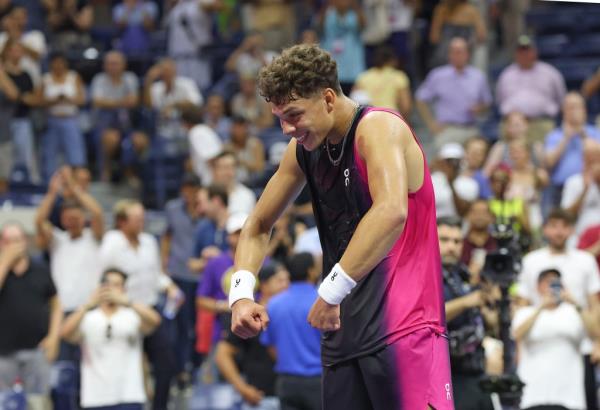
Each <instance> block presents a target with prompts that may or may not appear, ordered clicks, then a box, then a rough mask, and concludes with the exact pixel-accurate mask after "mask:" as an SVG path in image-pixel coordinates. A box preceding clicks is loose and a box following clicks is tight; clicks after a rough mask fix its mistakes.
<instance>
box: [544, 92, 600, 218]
mask: <svg viewBox="0 0 600 410" xmlns="http://www.w3.org/2000/svg"><path fill="white" fill-rule="evenodd" d="M586 138H590V139H593V140H596V141H600V130H598V129H597V128H595V127H593V126H591V125H588V124H587V112H586V108H585V101H584V100H583V98H582V97H581V95H580V94H578V93H575V92H571V93H569V94H567V96H566V97H565V99H564V101H563V120H562V125H561V127H560V128H557V129H555V130H554V131H552V132H551V133H550V134H548V136H547V137H546V142H545V145H544V151H545V165H546V168H547V169H548V170H549V171H550V186H548V188H547V189H546V191H545V192H544V198H543V203H542V212H543V214H544V215H546V214H547V213H548V210H550V209H552V208H553V207H556V206H558V205H559V204H560V199H561V197H562V190H563V186H564V184H565V182H566V181H567V178H569V177H570V176H573V175H576V174H578V173H580V172H582V170H583V140H584V139H586Z"/></svg>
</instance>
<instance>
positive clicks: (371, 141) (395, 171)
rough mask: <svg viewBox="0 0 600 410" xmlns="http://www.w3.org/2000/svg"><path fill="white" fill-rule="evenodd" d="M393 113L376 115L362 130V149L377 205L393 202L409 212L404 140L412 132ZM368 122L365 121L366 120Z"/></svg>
mask: <svg viewBox="0 0 600 410" xmlns="http://www.w3.org/2000/svg"><path fill="white" fill-rule="evenodd" d="M392 115H393V114H389V113H372V114H370V115H369V116H372V118H370V120H369V119H368V117H366V118H365V120H367V121H366V122H364V123H362V124H361V125H362V126H360V127H359V128H360V130H359V135H358V138H359V139H358V149H359V153H360V155H361V157H362V158H363V159H364V161H365V164H366V167H367V175H368V181H369V191H370V193H371V197H372V198H373V203H374V204H377V203H379V202H384V201H390V202H391V203H393V204H395V206H398V205H400V209H402V210H403V211H406V208H407V201H408V183H407V166H406V160H405V148H404V141H405V140H406V137H407V133H408V129H407V127H406V125H405V124H404V122H402V121H400V120H399V119H398V118H397V117H395V116H393V117H392ZM363 121H364V120H363Z"/></svg>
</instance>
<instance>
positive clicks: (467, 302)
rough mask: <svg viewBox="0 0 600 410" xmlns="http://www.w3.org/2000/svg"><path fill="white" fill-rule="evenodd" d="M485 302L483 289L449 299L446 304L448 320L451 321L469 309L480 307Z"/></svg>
mask: <svg viewBox="0 0 600 410" xmlns="http://www.w3.org/2000/svg"><path fill="white" fill-rule="evenodd" d="M482 303H483V298H482V297H481V291H479V290H476V291H474V292H471V293H469V294H468V295H465V296H462V297H459V298H456V299H452V300H449V301H447V302H446V303H445V304H444V306H445V309H446V321H448V322H449V321H451V320H452V319H455V318H456V317H457V316H459V315H460V314H461V313H463V312H464V311H465V310H467V309H471V308H476V307H480V306H481V305H482Z"/></svg>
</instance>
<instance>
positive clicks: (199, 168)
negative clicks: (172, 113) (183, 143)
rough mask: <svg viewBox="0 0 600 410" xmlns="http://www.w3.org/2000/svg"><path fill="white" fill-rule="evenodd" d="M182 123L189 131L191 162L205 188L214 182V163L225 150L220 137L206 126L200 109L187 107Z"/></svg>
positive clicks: (183, 112)
mask: <svg viewBox="0 0 600 410" xmlns="http://www.w3.org/2000/svg"><path fill="white" fill-rule="evenodd" d="M181 121H182V123H183V126H184V128H186V129H187V135H188V141H189V147H190V160H191V162H192V169H193V170H194V173H195V174H196V175H197V176H198V178H200V181H202V184H203V185H204V186H208V185H210V183H211V182H212V169H211V167H210V161H212V160H213V159H214V158H215V157H216V156H217V155H218V154H220V153H221V151H222V150H223V142H222V141H221V138H220V137H219V135H218V134H217V133H216V132H215V131H214V130H213V129H212V128H211V127H209V126H208V125H206V124H204V123H203V122H204V121H203V117H202V110H201V109H200V107H186V108H184V109H183V110H182V111H181Z"/></svg>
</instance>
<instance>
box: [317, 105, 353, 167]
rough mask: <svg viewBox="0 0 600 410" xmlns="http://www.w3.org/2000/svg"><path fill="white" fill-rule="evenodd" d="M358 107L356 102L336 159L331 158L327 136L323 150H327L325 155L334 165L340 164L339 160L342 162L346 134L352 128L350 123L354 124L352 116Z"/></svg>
mask: <svg viewBox="0 0 600 410" xmlns="http://www.w3.org/2000/svg"><path fill="white" fill-rule="evenodd" d="M358 107H359V105H358V104H357V105H356V106H355V107H354V111H353V112H352V119H351V120H350V124H349V125H348V128H347V129H346V133H345V134H344V139H343V140H342V149H341V150H340V156H339V157H338V158H337V159H333V157H332V156H331V153H330V152H329V138H328V139H327V141H325V151H327V156H328V157H329V162H331V164H332V165H333V166H334V167H337V166H338V165H340V162H342V157H343V156H344V148H345V147H346V139H347V138H348V134H349V133H350V130H351V129H352V124H354V118H355V117H356V112H357V111H358Z"/></svg>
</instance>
